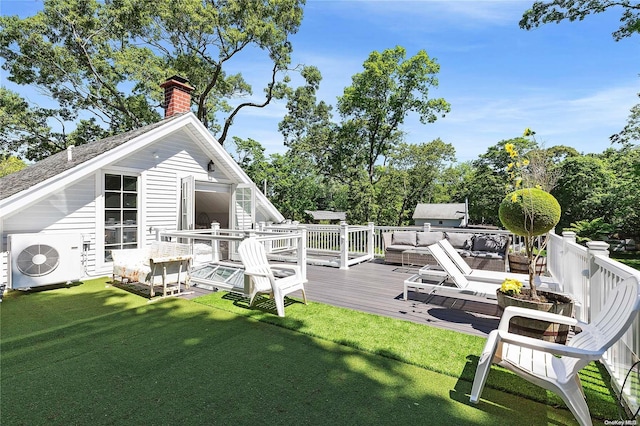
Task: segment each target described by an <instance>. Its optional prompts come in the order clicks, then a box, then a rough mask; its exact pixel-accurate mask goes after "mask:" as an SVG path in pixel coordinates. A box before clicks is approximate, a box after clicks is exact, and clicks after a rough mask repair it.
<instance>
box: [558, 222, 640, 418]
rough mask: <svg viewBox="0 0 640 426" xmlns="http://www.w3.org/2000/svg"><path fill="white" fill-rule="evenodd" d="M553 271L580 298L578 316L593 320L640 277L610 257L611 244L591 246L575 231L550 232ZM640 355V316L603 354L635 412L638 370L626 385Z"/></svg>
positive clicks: (613, 380)
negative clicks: (626, 283) (615, 292)
mask: <svg viewBox="0 0 640 426" xmlns="http://www.w3.org/2000/svg"><path fill="white" fill-rule="evenodd" d="M547 253H548V255H547V257H548V263H547V265H548V268H549V272H550V273H551V274H552V275H553V276H554V277H555V278H556V279H557V280H558V281H559V282H560V283H562V286H563V291H564V292H565V293H569V294H571V295H572V296H573V298H574V300H575V301H576V317H577V318H578V319H579V320H581V321H584V322H589V321H590V320H591V319H592V318H594V317H595V316H596V315H597V314H598V313H599V312H600V309H601V308H602V306H603V304H604V302H605V301H606V299H607V295H608V294H609V292H610V291H611V290H612V289H613V288H614V287H615V286H616V285H617V284H618V283H620V282H621V281H622V280H624V279H625V278H628V277H629V276H632V275H636V276H638V277H640V271H638V270H636V269H633V268H631V267H629V266H626V265H624V264H622V263H620V262H617V261H615V260H613V259H610V258H609V244H607V243H605V242H602V241H591V242H588V243H587V247H583V246H581V245H580V244H577V243H576V241H575V233H573V232H564V233H563V235H562V236H559V235H555V234H550V235H549V245H548V249H547ZM639 355H640V316H638V317H636V319H635V321H634V323H633V324H632V325H631V327H630V328H629V330H628V331H627V333H626V334H625V335H624V336H623V337H622V338H621V339H620V340H619V341H618V342H617V343H616V344H614V345H613V346H612V347H611V348H610V349H609V350H608V351H607V352H606V353H605V355H604V356H603V357H602V363H603V364H604V366H605V367H606V368H607V371H608V372H609V374H610V375H611V383H612V385H613V387H614V389H615V390H616V392H618V394H619V395H621V397H620V399H621V400H622V401H624V403H625V404H626V405H627V406H628V407H629V408H630V409H631V411H633V412H635V411H636V410H637V409H638V405H639V404H640V387H639V386H638V383H639V381H640V377H638V372H637V371H638V370H637V369H636V370H634V372H632V373H631V374H635V376H633V377H629V379H627V381H626V383H625V386H624V389H622V385H623V383H624V381H625V378H626V376H627V373H629V371H630V369H631V368H632V366H633V364H634V362H636V361H638V359H640V358H639Z"/></svg>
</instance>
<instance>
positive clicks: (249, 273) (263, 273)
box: [244, 269, 269, 278]
mask: <svg viewBox="0 0 640 426" xmlns="http://www.w3.org/2000/svg"><path fill="white" fill-rule="evenodd" d="M244 274H245V275H253V276H256V277H266V278H268V277H269V274H267V273H265V272H260V271H252V270H248V269H245V270H244Z"/></svg>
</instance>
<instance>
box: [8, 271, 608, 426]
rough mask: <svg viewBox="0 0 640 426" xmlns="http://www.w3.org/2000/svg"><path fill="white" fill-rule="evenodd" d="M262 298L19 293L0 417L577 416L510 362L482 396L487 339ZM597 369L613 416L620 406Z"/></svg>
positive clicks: (593, 389)
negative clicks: (471, 398) (282, 308)
mask: <svg viewBox="0 0 640 426" xmlns="http://www.w3.org/2000/svg"><path fill="white" fill-rule="evenodd" d="M262 307H263V309H266V311H265V310H263V309H260V308H258V309H248V307H247V306H246V300H245V299H242V298H238V297H230V296H229V295H226V294H225V293H215V294H212V295H211V296H206V297H204V298H201V299H200V300H196V301H188V300H182V299H166V300H163V301H159V302H156V303H151V304H148V303H147V302H146V299H144V298H142V297H139V296H135V295H132V294H130V293H127V292H125V291H123V290H121V289H118V288H115V287H111V286H105V281H104V280H94V281H89V282H86V283H84V284H82V285H78V286H73V287H68V288H60V289H54V290H48V291H41V292H32V293H19V292H10V293H9V294H8V295H7V296H5V299H4V302H3V303H1V304H0V319H1V320H2V321H1V324H0V345H1V346H0V347H1V349H2V350H1V352H0V366H1V367H2V368H1V370H0V393H1V394H0V396H1V397H0V410H1V411H0V416H1V417H0V424H2V425H39V424H47V425H49V424H59V425H68V424H78V425H85V424H86V425H99V424H109V425H128V424H131V425H140V424H167V425H175V424H189V425H197V424H223V425H224V424H229V425H231V424H233V425H238V424H256V423H266V422H269V423H271V424H287V425H290V424H319V425H320V424H350V425H351V424H363V425H364V424H366V425H377V424H380V425H383V424H384V425H388V424H411V425H414V424H420V423H422V424H443V425H444V424H447V425H450V424H469V425H471V424H473V425H484V424H486V425H500V424H504V425H511V424H514V421H515V422H517V421H516V419H521V420H524V419H526V420H525V423H527V424H549V423H550V424H557V425H564V424H576V423H575V420H574V419H573V416H572V415H571V413H570V412H569V411H568V410H567V409H566V408H564V407H563V406H561V407H559V408H558V407H555V406H554V405H555V404H556V402H557V401H558V400H557V399H554V397H552V396H550V395H549V394H548V393H546V392H544V391H542V390H541V389H539V388H536V387H534V386H532V385H529V384H528V383H527V382H525V381H523V380H521V379H519V378H517V377H515V376H513V375H511V374H510V373H508V372H506V371H504V370H501V369H495V368H494V370H493V371H492V372H491V374H490V376H489V382H488V388H487V389H486V390H485V392H484V394H483V401H481V403H480V404H478V405H472V404H470V403H469V402H468V394H469V392H470V390H471V380H472V378H473V374H474V372H475V365H476V362H477V355H478V354H479V352H480V349H481V348H482V346H483V343H484V339H482V338H478V337H474V336H466V335H463V334H460V333H454V332H449V331H443V330H438V329H436V328H432V327H426V326H422V325H418V324H413V323H410V322H405V321H398V320H392V319H389V318H384V317H378V316H373V315H368V314H363V313H359V312H355V311H350V310H346V309H340V308H334V307H330V306H327V305H322V304H316V303H311V304H309V305H308V306H305V305H302V304H300V303H293V304H291V305H289V306H287V317H286V318H279V317H277V316H275V315H273V313H271V312H270V310H271V309H272V306H270V303H269V301H263V303H262ZM592 367H593V368H590V369H587V370H585V374H584V375H583V380H584V381H585V386H586V387H587V390H586V393H587V400H588V402H589V405H590V408H591V411H592V415H593V416H594V417H597V419H596V423H602V421H601V420H604V419H612V418H617V409H616V406H615V403H614V401H613V398H612V397H611V396H610V393H609V390H608V389H607V388H606V386H605V385H604V382H606V379H604V381H603V377H602V375H601V369H600V368H598V364H593V366H592ZM498 389H504V390H505V391H502V390H498ZM519 395H524V397H523V396H519ZM538 401H546V402H547V403H546V404H543V403H540V402H538ZM559 405H562V404H559ZM598 419H600V420H598ZM517 423H520V422H517Z"/></svg>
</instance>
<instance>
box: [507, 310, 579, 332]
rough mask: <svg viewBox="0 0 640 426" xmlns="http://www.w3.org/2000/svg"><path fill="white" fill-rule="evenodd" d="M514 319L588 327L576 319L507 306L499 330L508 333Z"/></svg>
mask: <svg viewBox="0 0 640 426" xmlns="http://www.w3.org/2000/svg"><path fill="white" fill-rule="evenodd" d="M513 317H524V318H530V319H537V320H541V321H548V322H552V323H555V324H564V325H570V326H581V325H586V324H584V323H582V322H581V321H578V320H577V319H575V318H571V317H567V316H564V315H559V314H552V313H549V312H543V311H536V310H534V309H526V308H520V307H517V306H507V307H506V308H505V310H504V312H503V313H502V318H500V324H499V325H498V330H501V331H507V330H508V329H509V321H510V320H511V318H513Z"/></svg>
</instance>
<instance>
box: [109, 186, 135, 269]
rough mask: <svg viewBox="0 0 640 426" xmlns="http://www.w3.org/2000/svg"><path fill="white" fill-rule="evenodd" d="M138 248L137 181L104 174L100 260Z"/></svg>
mask: <svg viewBox="0 0 640 426" xmlns="http://www.w3.org/2000/svg"><path fill="white" fill-rule="evenodd" d="M137 247H138V178H137V177H136V176H126V175H114V174H106V175H105V177H104V260H105V262H111V260H112V259H111V250H115V249H132V248H137Z"/></svg>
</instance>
